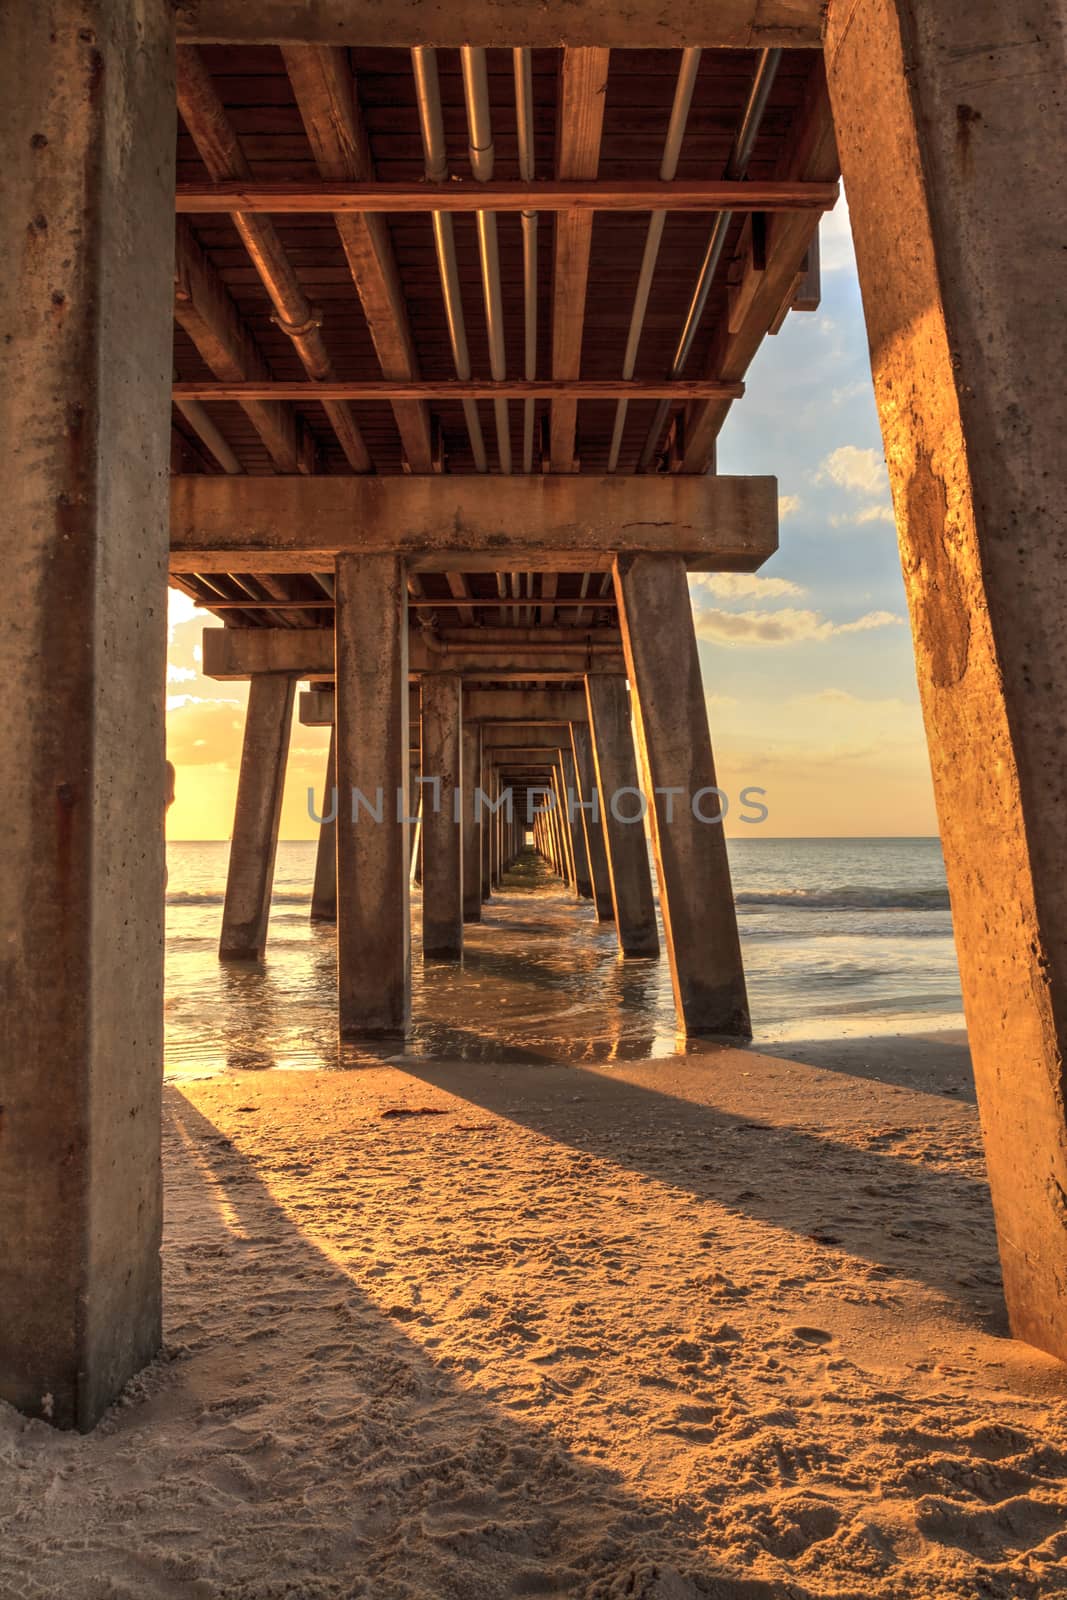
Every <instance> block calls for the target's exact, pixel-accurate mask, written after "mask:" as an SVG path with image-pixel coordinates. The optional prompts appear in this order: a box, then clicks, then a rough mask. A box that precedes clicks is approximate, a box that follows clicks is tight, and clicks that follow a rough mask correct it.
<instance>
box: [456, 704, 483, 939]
mask: <svg viewBox="0 0 1067 1600" xmlns="http://www.w3.org/2000/svg"><path fill="white" fill-rule="evenodd" d="M481 770H482V730H481V726H480V724H479V723H476V722H467V723H464V724H463V806H462V813H463V825H462V828H457V830H456V831H457V833H462V836H463V920H464V922H481V920H482V827H483V825H484V819H483V818H482V817H481V816H479V815H477V814H476V811H475V804H474V798H475V791H476V790H477V788H478V778H479V774H480V773H481Z"/></svg>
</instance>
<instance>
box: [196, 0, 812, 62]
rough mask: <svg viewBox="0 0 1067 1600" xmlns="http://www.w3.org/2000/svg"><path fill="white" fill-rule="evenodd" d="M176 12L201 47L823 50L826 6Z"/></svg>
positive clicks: (509, 0)
mask: <svg viewBox="0 0 1067 1600" xmlns="http://www.w3.org/2000/svg"><path fill="white" fill-rule="evenodd" d="M176 13H177V27H178V38H179V39H181V40H196V41H197V42H198V43H202V44H208V43H219V44H224V43H246V44H288V43H304V44H330V45H347V46H350V47H351V46H359V45H363V46H367V47H369V48H372V49H380V48H381V46H382V44H383V43H384V42H388V43H389V44H393V45H415V44H427V45H440V46H442V47H446V46H447V47H452V46H458V45H464V44H474V45H504V46H513V45H534V46H540V47H542V48H546V49H551V48H554V47H555V46H557V45H561V44H577V45H607V46H611V47H613V48H615V49H618V50H640V49H661V50H671V49H677V48H679V47H680V46H682V45H690V44H692V45H698V44H699V45H706V46H708V47H709V48H724V49H746V48H747V49H755V48H757V47H759V46H761V45H791V46H793V47H794V48H803V47H808V48H818V47H819V46H820V45H821V44H822V38H823V29H824V24H825V14H826V0H715V4H714V5H709V4H708V0H627V3H626V5H623V6H621V5H619V3H618V0H582V4H581V5H568V6H562V5H546V4H545V0H494V3H493V4H492V5H486V4H485V0H449V4H448V5H442V4H441V0H390V4H389V6H388V7H387V8H386V7H383V5H382V0H256V3H255V4H254V5H253V4H250V3H249V0H177V6H176Z"/></svg>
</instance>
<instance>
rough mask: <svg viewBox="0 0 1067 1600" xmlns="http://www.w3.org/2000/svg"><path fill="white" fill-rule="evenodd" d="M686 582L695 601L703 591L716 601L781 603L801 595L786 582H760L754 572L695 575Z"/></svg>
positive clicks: (763, 580) (762, 580) (785, 580)
mask: <svg viewBox="0 0 1067 1600" xmlns="http://www.w3.org/2000/svg"><path fill="white" fill-rule="evenodd" d="M689 581H690V583H691V584H692V585H693V586H694V588H695V589H696V590H697V591H698V597H699V593H700V591H703V592H704V593H706V594H713V595H714V596H715V597H716V599H718V600H784V599H785V598H786V597H787V596H789V595H798V594H803V593H804V591H803V589H802V588H801V587H800V585H799V584H798V583H793V582H792V581H791V580H790V579H789V578H761V577H760V575H759V573H757V572H695V573H691V574H690V580H689Z"/></svg>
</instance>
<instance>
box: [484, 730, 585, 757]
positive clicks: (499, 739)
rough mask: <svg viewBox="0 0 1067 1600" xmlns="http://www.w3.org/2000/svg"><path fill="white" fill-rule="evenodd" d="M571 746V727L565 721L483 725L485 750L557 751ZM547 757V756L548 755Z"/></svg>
mask: <svg viewBox="0 0 1067 1600" xmlns="http://www.w3.org/2000/svg"><path fill="white" fill-rule="evenodd" d="M564 746H566V747H568V748H569V746H570V729H569V728H568V726H567V724H566V723H565V722H557V723H555V724H554V725H553V724H544V725H542V726H537V725H536V724H535V725H534V726H533V727H528V726H527V725H526V724H525V723H519V724H518V725H517V726H516V725H515V724H514V723H510V724H509V723H504V724H498V723H492V722H487V723H484V724H483V726H482V749H483V750H517V749H522V750H544V751H545V752H546V753H547V752H548V751H556V750H560V749H562V748H563V747H564ZM546 759H547V756H546Z"/></svg>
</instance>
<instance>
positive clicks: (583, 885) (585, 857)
mask: <svg viewBox="0 0 1067 1600" xmlns="http://www.w3.org/2000/svg"><path fill="white" fill-rule="evenodd" d="M559 765H560V773H561V776H562V779H563V806H564V812H563V814H564V820H565V823H566V826H567V831H568V834H569V836H570V842H571V859H572V860H573V862H574V887H575V890H576V891H577V894H578V897H579V899H581V900H591V899H592V898H593V880H592V877H591V875H590V870H589V851H588V848H587V846H586V842H585V830H584V828H583V827H582V821H581V812H580V811H578V809H577V807H578V803H579V799H580V793H579V787H578V774H577V772H576V771H575V766H574V752H573V751H572V750H571V749H570V747H569V746H568V745H565V746H564V747H563V748H562V749H561V750H560V753H559Z"/></svg>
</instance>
